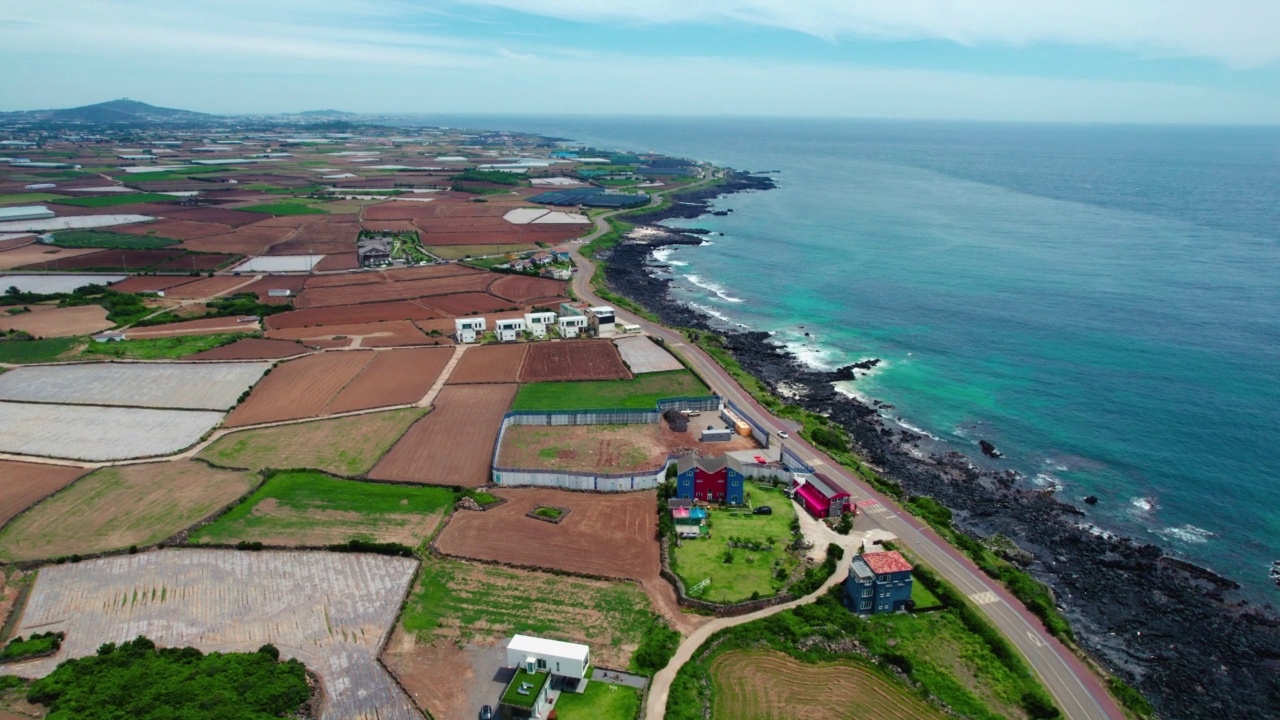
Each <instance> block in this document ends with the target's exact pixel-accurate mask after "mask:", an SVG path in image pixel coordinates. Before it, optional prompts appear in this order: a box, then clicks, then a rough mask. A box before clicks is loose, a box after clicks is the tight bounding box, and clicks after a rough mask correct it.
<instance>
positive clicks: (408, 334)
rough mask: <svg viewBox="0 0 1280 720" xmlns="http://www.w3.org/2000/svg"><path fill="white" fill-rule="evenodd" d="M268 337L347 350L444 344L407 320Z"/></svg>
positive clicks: (271, 333) (325, 327) (309, 329)
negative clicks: (357, 346)
mask: <svg viewBox="0 0 1280 720" xmlns="http://www.w3.org/2000/svg"><path fill="white" fill-rule="evenodd" d="M267 337H270V338H277V339H280V340H304V341H307V342H311V343H313V344H317V345H322V346H325V347H348V346H350V345H351V343H352V342H354V341H357V340H358V341H359V346H360V347H397V346H403V345H432V344H440V343H441V342H447V340H444V339H443V338H428V337H427V336H426V335H425V334H424V333H423V332H422V331H421V330H419V329H418V326H416V325H414V324H413V323H411V322H409V321H408V320H387V321H385V322H370V323H359V324H355V325H323V326H321V327H301V328H288V329H285V330H268V331H267Z"/></svg>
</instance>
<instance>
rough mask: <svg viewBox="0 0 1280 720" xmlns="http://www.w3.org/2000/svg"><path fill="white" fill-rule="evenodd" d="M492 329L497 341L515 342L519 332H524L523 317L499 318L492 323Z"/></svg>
mask: <svg viewBox="0 0 1280 720" xmlns="http://www.w3.org/2000/svg"><path fill="white" fill-rule="evenodd" d="M493 331H494V334H496V335H497V336H498V342H515V341H516V340H519V339H520V333H523V332H524V318H510V319H507V320H499V321H497V322H496V323H494V324H493Z"/></svg>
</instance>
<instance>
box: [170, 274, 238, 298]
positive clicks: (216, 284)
mask: <svg viewBox="0 0 1280 720" xmlns="http://www.w3.org/2000/svg"><path fill="white" fill-rule="evenodd" d="M252 280H253V279H252V278H246V277H234V276H230V275H219V276H217V277H211V278H204V279H203V280H196V281H195V282H191V283H186V284H184V285H179V286H178V287H176V288H174V289H173V290H170V291H165V294H164V295H165V297H168V298H176V299H178V300H196V299H200V298H207V297H213V296H215V295H221V294H223V293H226V292H229V291H231V290H235V289H236V288H238V287H240V286H241V285H248V284H249V283H250V282H252Z"/></svg>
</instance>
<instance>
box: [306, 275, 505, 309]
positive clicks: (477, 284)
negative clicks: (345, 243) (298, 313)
mask: <svg viewBox="0 0 1280 720" xmlns="http://www.w3.org/2000/svg"><path fill="white" fill-rule="evenodd" d="M492 281H493V276H492V275H489V274H487V273H477V274H474V275H463V276H458V277H447V278H431V279H425V280H408V281H405V282H394V283H376V284H374V283H370V284H367V285H344V286H340V287H332V288H315V289H307V290H303V291H302V295H300V296H299V297H298V300H297V303H296V304H297V306H298V307H299V308H317V307H332V306H334V305H354V304H357V303H368V302H385V301H388V300H410V299H413V298H421V297H427V296H430V295H446V294H448V293H457V292H467V291H476V290H484V289H485V288H487V287H488V286H489V283H490V282H492Z"/></svg>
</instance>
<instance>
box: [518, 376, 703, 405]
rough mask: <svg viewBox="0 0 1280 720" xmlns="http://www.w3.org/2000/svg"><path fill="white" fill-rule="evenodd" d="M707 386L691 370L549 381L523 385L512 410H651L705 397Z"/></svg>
mask: <svg viewBox="0 0 1280 720" xmlns="http://www.w3.org/2000/svg"><path fill="white" fill-rule="evenodd" d="M710 394H711V392H710V391H709V390H707V386H706V385H703V384H702V381H701V380H699V379H698V376H696V375H694V374H693V373H691V372H689V371H688V370H678V371H675V372H662V373H648V374H645V375H641V376H639V377H637V378H636V379H634V380H599V381H583V382H545V383H530V384H528V385H522V386H521V387H520V392H519V393H518V394H517V395H516V399H515V402H514V403H513V404H512V407H511V409H512V410H597V409H606V408H607V409H613V408H635V409H644V410H651V409H653V408H654V407H655V406H656V405H657V403H658V401H659V400H661V399H663V398H672V397H704V396H708V395H710Z"/></svg>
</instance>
